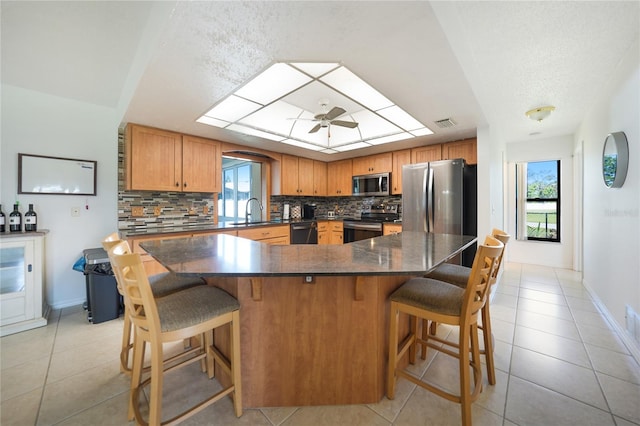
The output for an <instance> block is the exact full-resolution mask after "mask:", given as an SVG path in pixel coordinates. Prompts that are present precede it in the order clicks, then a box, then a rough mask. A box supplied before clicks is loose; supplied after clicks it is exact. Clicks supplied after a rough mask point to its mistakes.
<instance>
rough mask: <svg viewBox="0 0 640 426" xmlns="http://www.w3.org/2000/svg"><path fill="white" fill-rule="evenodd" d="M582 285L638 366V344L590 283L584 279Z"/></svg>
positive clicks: (639, 359) (639, 355) (639, 357)
mask: <svg viewBox="0 0 640 426" xmlns="http://www.w3.org/2000/svg"><path fill="white" fill-rule="evenodd" d="M582 285H583V286H584V288H585V289H586V290H587V292H589V295H590V296H591V298H592V299H593V303H595V305H596V307H597V308H598V309H599V310H600V312H601V313H602V315H604V317H605V318H606V319H607V321H609V324H611V325H612V326H613V328H614V329H615V330H616V332H617V333H618V337H620V340H622V343H623V344H624V345H625V346H626V347H627V349H628V350H629V353H630V354H631V356H632V357H633V358H634V359H635V360H636V362H637V363H638V364H640V346H638V343H637V342H636V341H635V340H634V339H633V338H632V337H631V336H629V334H628V333H627V330H625V329H624V328H623V327H622V326H621V325H620V324H618V322H617V321H616V320H615V318H614V316H613V315H611V312H609V310H608V309H607V307H606V306H605V304H604V303H602V300H600V298H599V297H598V295H597V294H596V292H595V291H594V290H593V289H592V288H591V287H590V286H589V283H587V281H586V280H585V279H584V278H583V279H582Z"/></svg>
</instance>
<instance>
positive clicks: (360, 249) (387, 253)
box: [142, 232, 476, 407]
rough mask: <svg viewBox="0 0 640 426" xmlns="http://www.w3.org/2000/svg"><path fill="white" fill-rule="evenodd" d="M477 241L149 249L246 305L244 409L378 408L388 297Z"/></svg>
mask: <svg viewBox="0 0 640 426" xmlns="http://www.w3.org/2000/svg"><path fill="white" fill-rule="evenodd" d="M475 240H476V238H475V237H472V236H460V235H446V234H431V233H422V232H403V233H400V234H396V235H387V236H383V237H377V238H372V239H369V240H363V241H358V242H355V243H350V244H344V245H338V246H323V245H289V246H271V245H267V244H262V243H259V242H255V241H251V240H247V239H243V238H238V237H233V236H230V235H224V234H222V235H208V236H201V237H198V236H196V237H192V238H178V239H168V240H158V241H150V242H145V243H143V244H142V248H144V249H145V250H146V251H147V252H148V253H149V254H151V256H153V257H154V258H155V259H156V260H157V261H159V262H160V263H161V264H163V265H164V266H165V267H166V268H167V269H169V270H170V271H173V272H175V273H177V274H180V275H185V276H202V277H205V278H206V279H207V281H208V282H209V284H210V285H215V286H218V287H221V288H223V289H224V290H226V291H227V292H229V293H230V294H232V295H233V296H234V297H236V298H237V299H238V300H239V302H240V305H241V308H240V324H241V351H242V354H241V356H242V385H243V388H242V395H243V405H244V406H245V407H278V406H302V405H327V404H365V403H374V402H378V401H379V400H380V399H381V398H382V396H383V395H384V383H385V371H386V358H387V355H386V354H387V350H388V343H387V342H388V340H387V334H388V319H389V303H388V297H389V295H390V294H391V293H392V292H393V291H394V290H395V289H396V288H398V287H399V286H400V285H402V283H404V282H405V281H406V280H407V279H409V278H410V277H413V276H418V275H423V274H425V273H426V272H428V271H430V270H431V269H433V268H435V267H436V266H437V265H439V264H440V263H442V262H445V261H446V260H448V259H449V258H451V257H453V256H455V255H456V254H458V253H459V252H461V251H462V250H464V249H465V248H467V247H469V246H470V245H472V244H474V242H475ZM216 340H217V341H218V342H220V343H221V344H223V343H224V341H225V340H226V336H225V335H224V333H217V334H216ZM218 378H219V380H221V381H224V380H225V378H224V377H219V376H218Z"/></svg>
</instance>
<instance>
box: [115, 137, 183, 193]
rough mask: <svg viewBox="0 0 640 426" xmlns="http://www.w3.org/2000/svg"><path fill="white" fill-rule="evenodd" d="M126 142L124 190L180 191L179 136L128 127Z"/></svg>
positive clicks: (180, 145) (180, 144)
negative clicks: (128, 133)
mask: <svg viewBox="0 0 640 426" xmlns="http://www.w3.org/2000/svg"><path fill="white" fill-rule="evenodd" d="M131 126H132V128H131V133H130V140H128V141H127V148H126V154H125V155H126V157H127V158H126V163H127V179H126V186H127V188H126V189H132V190H140V191H180V190H181V189H182V136H181V135H180V134H178V133H173V132H167V131H164V130H159V129H153V128H149V127H143V126H136V125H131Z"/></svg>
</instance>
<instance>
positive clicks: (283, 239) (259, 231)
mask: <svg viewBox="0 0 640 426" xmlns="http://www.w3.org/2000/svg"><path fill="white" fill-rule="evenodd" d="M238 237H241V238H248V239H250V240H253V241H260V242H261V243H265V244H277V245H286V244H289V243H290V241H291V232H290V228H289V225H282V226H261V227H257V228H250V229H239V230H238Z"/></svg>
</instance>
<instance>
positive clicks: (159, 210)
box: [153, 206, 162, 216]
mask: <svg viewBox="0 0 640 426" xmlns="http://www.w3.org/2000/svg"><path fill="white" fill-rule="evenodd" d="M153 214H154V215H155V216H160V215H161V214H162V207H160V206H155V207H154V208H153Z"/></svg>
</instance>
